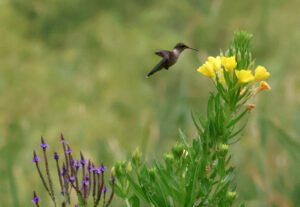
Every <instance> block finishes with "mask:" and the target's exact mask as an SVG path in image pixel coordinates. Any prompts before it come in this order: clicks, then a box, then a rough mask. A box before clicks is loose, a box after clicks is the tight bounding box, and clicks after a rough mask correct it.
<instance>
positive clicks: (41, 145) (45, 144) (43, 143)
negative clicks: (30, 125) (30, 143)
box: [40, 136, 48, 149]
mask: <svg viewBox="0 0 300 207" xmlns="http://www.w3.org/2000/svg"><path fill="white" fill-rule="evenodd" d="M41 142H42V143H41V144H40V147H41V148H43V149H46V148H47V147H48V144H47V143H46V142H45V141H44V138H43V136H42V137H41Z"/></svg>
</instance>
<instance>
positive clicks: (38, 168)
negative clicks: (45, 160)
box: [33, 150, 51, 197]
mask: <svg viewBox="0 0 300 207" xmlns="http://www.w3.org/2000/svg"><path fill="white" fill-rule="evenodd" d="M33 157H36V152H35V150H34V151H33ZM35 166H36V169H37V171H38V173H39V176H40V178H41V180H42V183H43V185H44V187H45V189H46V191H47V192H48V193H49V195H50V197H51V193H50V191H49V188H48V186H47V183H46V181H45V179H44V176H43V174H42V172H41V169H40V167H39V163H38V162H35Z"/></svg>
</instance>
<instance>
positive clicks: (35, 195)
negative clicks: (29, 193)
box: [31, 192, 40, 204]
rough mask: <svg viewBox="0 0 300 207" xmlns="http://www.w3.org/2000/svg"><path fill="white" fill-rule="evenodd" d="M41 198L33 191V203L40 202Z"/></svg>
mask: <svg viewBox="0 0 300 207" xmlns="http://www.w3.org/2000/svg"><path fill="white" fill-rule="evenodd" d="M39 200H40V197H39V196H38V195H37V194H36V193H35V192H33V198H32V200H31V201H32V202H33V203H35V204H37V203H38V202H39Z"/></svg>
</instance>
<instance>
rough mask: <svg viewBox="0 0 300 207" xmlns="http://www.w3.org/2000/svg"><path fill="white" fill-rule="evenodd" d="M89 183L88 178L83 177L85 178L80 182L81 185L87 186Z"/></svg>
mask: <svg viewBox="0 0 300 207" xmlns="http://www.w3.org/2000/svg"><path fill="white" fill-rule="evenodd" d="M89 181H90V178H89V176H85V177H84V180H83V181H82V185H84V186H88V185H89V183H90V182H89Z"/></svg>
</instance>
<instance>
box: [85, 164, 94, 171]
mask: <svg viewBox="0 0 300 207" xmlns="http://www.w3.org/2000/svg"><path fill="white" fill-rule="evenodd" d="M86 169H87V170H88V171H89V172H93V171H94V168H93V166H92V165H88V166H86Z"/></svg>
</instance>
